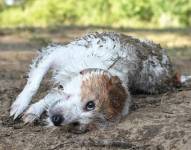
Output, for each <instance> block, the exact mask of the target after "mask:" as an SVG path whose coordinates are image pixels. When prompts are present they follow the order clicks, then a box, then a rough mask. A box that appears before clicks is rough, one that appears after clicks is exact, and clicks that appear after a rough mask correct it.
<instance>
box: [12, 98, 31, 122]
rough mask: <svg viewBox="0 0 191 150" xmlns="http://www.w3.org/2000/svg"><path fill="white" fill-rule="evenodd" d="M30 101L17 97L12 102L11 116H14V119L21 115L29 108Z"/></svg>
mask: <svg viewBox="0 0 191 150" xmlns="http://www.w3.org/2000/svg"><path fill="white" fill-rule="evenodd" d="M27 106H28V103H26V101H25V100H22V99H21V98H17V99H16V101H15V102H14V103H13V104H12V106H11V110H10V116H13V118H14V120H15V119H16V118H17V117H18V116H20V115H21V114H22V113H23V112H24V110H25V109H26V108H27Z"/></svg>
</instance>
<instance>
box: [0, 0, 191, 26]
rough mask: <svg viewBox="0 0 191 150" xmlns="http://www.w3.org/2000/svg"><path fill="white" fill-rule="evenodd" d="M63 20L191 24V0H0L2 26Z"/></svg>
mask: <svg viewBox="0 0 191 150" xmlns="http://www.w3.org/2000/svg"><path fill="white" fill-rule="evenodd" d="M13 2H14V3H13ZM62 24H64V25H80V26H87V25H93V26H111V27H133V28H145V27H147V28H148V27H149V28H164V27H189V26H190V25H191V0H0V27H16V26H17V27H18V26H36V27H37V26H38V27H39V26H40V27H47V26H53V25H62Z"/></svg>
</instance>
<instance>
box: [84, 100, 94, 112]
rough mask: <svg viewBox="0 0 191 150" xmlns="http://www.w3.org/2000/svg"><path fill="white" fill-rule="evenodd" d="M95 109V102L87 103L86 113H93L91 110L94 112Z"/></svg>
mask: <svg viewBox="0 0 191 150" xmlns="http://www.w3.org/2000/svg"><path fill="white" fill-rule="evenodd" d="M94 109H95V103H94V101H89V102H87V104H86V107H85V110H86V111H91V110H94Z"/></svg>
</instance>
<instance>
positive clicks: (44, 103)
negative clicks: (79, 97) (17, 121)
mask: <svg viewBox="0 0 191 150" xmlns="http://www.w3.org/2000/svg"><path fill="white" fill-rule="evenodd" d="M65 98H66V96H65V94H63V93H62V92H61V91H57V90H55V89H53V90H52V91H51V92H50V93H49V94H48V95H46V96H45V97H44V98H43V99H41V100H40V101H38V102H36V103H34V104H32V105H31V106H30V107H29V109H27V111H26V112H25V113H24V115H23V121H24V122H25V123H32V122H33V121H34V120H36V119H39V118H40V116H41V114H42V113H43V112H44V111H45V110H48V109H49V107H51V106H52V105H53V104H55V103H56V102H58V101H60V100H64V99H65Z"/></svg>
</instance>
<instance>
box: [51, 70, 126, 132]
mask: <svg viewBox="0 0 191 150" xmlns="http://www.w3.org/2000/svg"><path fill="white" fill-rule="evenodd" d="M63 92H64V94H66V95H68V96H67V99H65V100H60V101H58V102H57V103H55V104H54V105H52V107H50V109H49V112H48V115H49V118H48V119H49V122H50V123H51V124H52V125H55V126H62V125H67V126H70V127H72V129H74V130H76V131H80V132H83V131H86V130H91V129H92V128H97V127H99V126H107V124H108V123H109V122H112V121H115V119H117V118H119V117H120V116H121V113H122V110H123V107H124V105H125V101H126V99H127V97H128V93H127V90H126V89H125V87H124V86H123V85H122V83H121V81H120V79H119V78H118V77H117V76H112V75H111V74H110V73H109V72H108V71H104V70H101V69H86V70H83V71H81V72H80V74H79V75H78V76H77V77H75V78H73V79H72V80H71V82H69V83H68V84H67V85H66V86H65V87H64V90H63Z"/></svg>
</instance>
